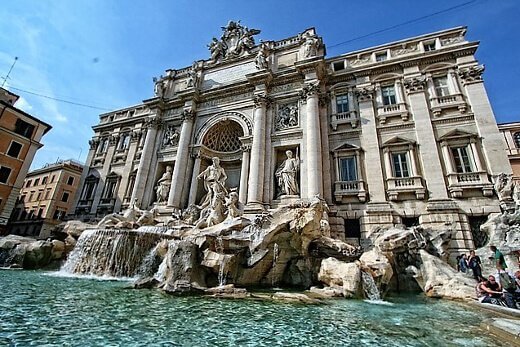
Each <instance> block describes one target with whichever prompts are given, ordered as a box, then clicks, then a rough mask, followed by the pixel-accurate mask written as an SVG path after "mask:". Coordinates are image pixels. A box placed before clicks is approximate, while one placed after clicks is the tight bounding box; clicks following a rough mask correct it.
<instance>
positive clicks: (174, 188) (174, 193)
mask: <svg viewBox="0 0 520 347" xmlns="http://www.w3.org/2000/svg"><path fill="white" fill-rule="evenodd" d="M192 129H193V111H192V110H190V109H186V110H184V112H183V122H182V128H181V135H180V137H179V145H178V147H177V156H176V158H175V165H174V167H173V174H172V185H171V188H170V195H169V196H168V206H170V207H174V208H181V207H182V206H180V203H181V197H182V188H183V187H184V180H185V179H186V167H187V166H188V155H189V148H188V147H189V145H190V140H191V132H192Z"/></svg>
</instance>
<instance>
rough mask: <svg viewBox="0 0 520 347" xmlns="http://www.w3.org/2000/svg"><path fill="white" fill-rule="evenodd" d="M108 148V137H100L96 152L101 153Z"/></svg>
mask: <svg viewBox="0 0 520 347" xmlns="http://www.w3.org/2000/svg"><path fill="white" fill-rule="evenodd" d="M107 149H108V139H102V140H101V142H99V147H98V151H97V154H103V153H105V152H106V151H107Z"/></svg>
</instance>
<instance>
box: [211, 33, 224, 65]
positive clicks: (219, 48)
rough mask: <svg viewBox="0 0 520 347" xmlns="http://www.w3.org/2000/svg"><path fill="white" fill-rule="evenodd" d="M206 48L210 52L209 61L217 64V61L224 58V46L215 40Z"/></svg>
mask: <svg viewBox="0 0 520 347" xmlns="http://www.w3.org/2000/svg"><path fill="white" fill-rule="evenodd" d="M208 48H209V50H210V52H211V60H212V61H213V62H217V61H218V60H219V59H222V58H224V45H223V44H222V42H220V41H219V40H217V38H215V37H214V38H213V40H212V41H211V43H210V44H209V45H208Z"/></svg>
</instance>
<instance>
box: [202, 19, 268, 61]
mask: <svg viewBox="0 0 520 347" xmlns="http://www.w3.org/2000/svg"><path fill="white" fill-rule="evenodd" d="M222 30H223V31H224V33H223V34H222V37H221V39H220V41H219V40H217V39H216V38H213V40H212V41H211V43H210V44H209V45H208V48H209V50H210V52H211V60H212V61H213V62H214V63H216V62H218V61H220V60H223V59H228V58H235V57H239V56H242V55H244V54H249V53H250V51H251V49H253V47H254V46H255V39H254V37H253V36H254V35H257V34H259V33H260V30H257V29H249V28H247V27H246V26H243V25H242V24H240V21H229V22H228V24H227V25H226V26H225V27H222Z"/></svg>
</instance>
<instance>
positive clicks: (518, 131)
mask: <svg viewBox="0 0 520 347" xmlns="http://www.w3.org/2000/svg"><path fill="white" fill-rule="evenodd" d="M498 130H500V132H501V133H502V135H504V139H505V140H506V144H507V156H508V157H509V162H510V163H511V168H512V169H513V176H514V177H515V178H517V179H519V178H520V122H512V123H503V124H498Z"/></svg>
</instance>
